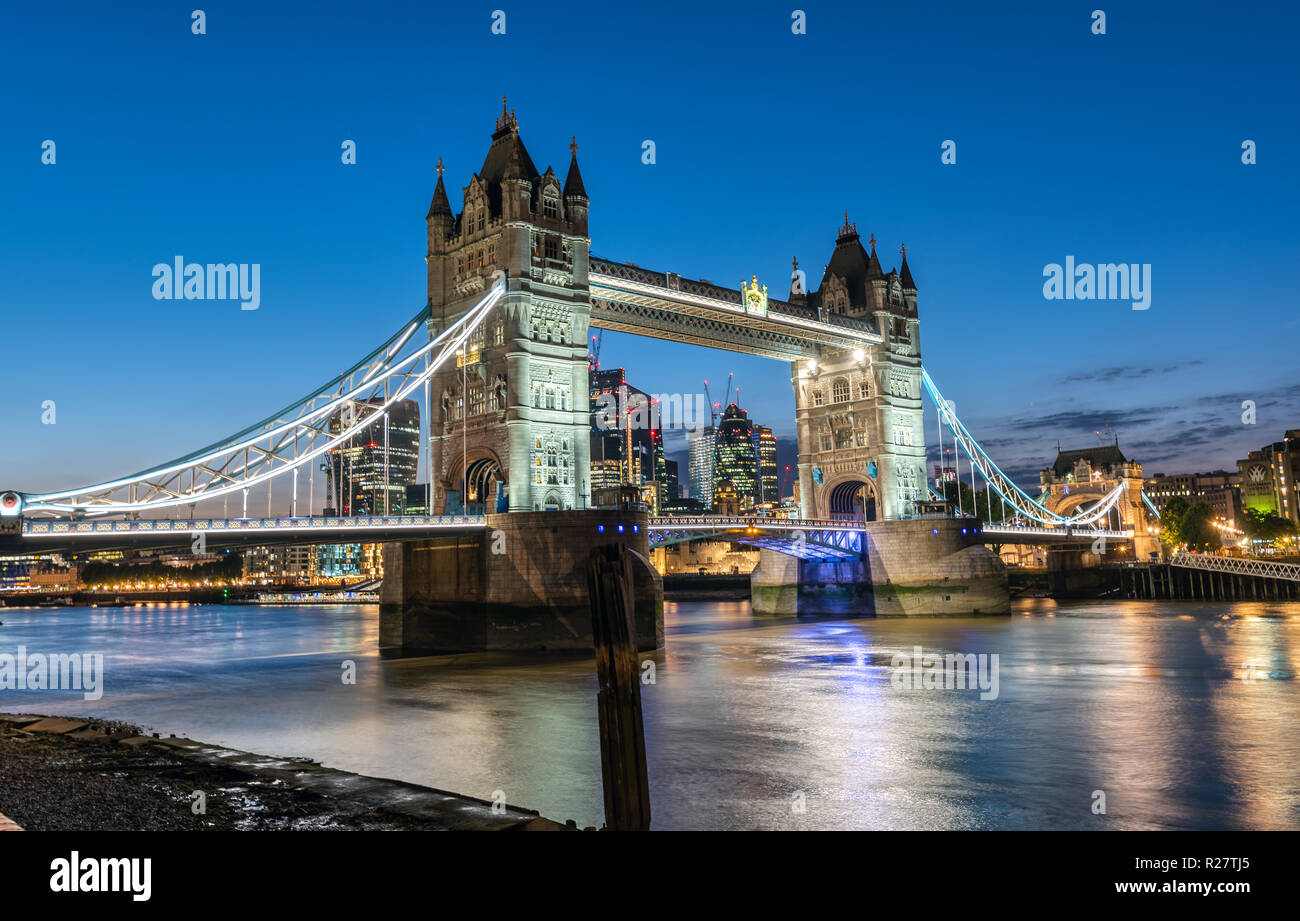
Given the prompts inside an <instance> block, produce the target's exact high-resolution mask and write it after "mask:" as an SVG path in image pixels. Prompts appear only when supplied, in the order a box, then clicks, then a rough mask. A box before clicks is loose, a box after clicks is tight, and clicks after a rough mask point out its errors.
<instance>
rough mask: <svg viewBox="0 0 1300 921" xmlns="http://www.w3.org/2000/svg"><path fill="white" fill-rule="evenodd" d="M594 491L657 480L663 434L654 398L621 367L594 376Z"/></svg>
mask: <svg viewBox="0 0 1300 921" xmlns="http://www.w3.org/2000/svg"><path fill="white" fill-rule="evenodd" d="M589 393H590V399H591V468H592V488H593V489H595V488H597V487H610V486H620V485H628V486H644V485H645V484H647V483H650V482H652V481H655V480H657V479H659V475H660V473H661V472H662V471H661V470H660V467H659V464H660V460H661V459H662V457H663V435H662V433H661V432H660V431H659V429H657V428H655V427H654V422H655V418H654V417H655V414H654V411H653V410H654V407H653V403H652V402H651V398H650V395H649V394H648V393H646V392H645V391H643V390H640V389H638V388H636V387H633V386H632V385H631V384H629V383H628V381H627V373H626V372H625V371H624V369H623V368H610V369H609V370H605V371H595V370H593V371H592V372H591V375H590V389H589Z"/></svg>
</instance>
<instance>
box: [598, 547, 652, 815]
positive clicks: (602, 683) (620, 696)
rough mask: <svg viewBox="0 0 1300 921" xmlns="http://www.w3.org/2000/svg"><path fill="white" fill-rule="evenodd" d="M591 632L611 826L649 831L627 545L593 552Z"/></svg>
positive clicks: (601, 757)
mask: <svg viewBox="0 0 1300 921" xmlns="http://www.w3.org/2000/svg"><path fill="white" fill-rule="evenodd" d="M587 588H588V590H589V591H590V595H591V635H592V638H593V640H594V641H595V647H596V676H597V679H598V682H599V688H600V690H599V691H598V692H597V694H596V708H597V710H598V712H599V714H600V766H601V774H602V778H603V780H604V784H605V826H606V828H608V829H609V830H610V831H648V830H649V828H650V782H649V777H648V775H647V773H646V758H645V726H644V725H643V723H642V721H641V685H640V683H639V674H638V672H639V669H638V668H637V655H636V645H635V643H633V641H632V637H633V636H635V635H636V634H635V632H634V630H633V627H632V612H633V601H632V597H633V596H632V561H631V557H630V556H629V555H628V550H627V548H626V547H624V546H623V545H621V544H607V545H606V546H603V547H597V548H596V549H594V550H593V551H592V552H591V557H590V558H589V559H588V561H587Z"/></svg>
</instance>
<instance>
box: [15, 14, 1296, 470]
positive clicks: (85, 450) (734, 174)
mask: <svg viewBox="0 0 1300 921" xmlns="http://www.w3.org/2000/svg"><path fill="white" fill-rule="evenodd" d="M193 6H194V4H187V5H180V4H174V3H142V4H129V5H126V6H117V7H112V8H111V9H110V8H108V7H104V6H103V5H102V4H62V5H59V7H58V8H57V12H56V11H55V10H54V9H46V8H43V5H28V6H27V8H23V9H13V8H12V5H11V8H9V9H7V10H6V11H5V12H4V14H3V21H0V80H2V81H3V84H4V86H5V87H6V92H5V93H4V95H3V97H0V175H2V176H3V182H0V273H2V274H0V279H2V284H0V310H3V316H4V318H5V325H6V329H7V335H8V339H9V347H8V349H6V352H5V359H4V364H3V369H4V370H3V378H2V379H3V382H4V391H3V396H4V399H3V400H2V401H0V421H2V422H3V425H4V430H5V431H6V432H7V433H8V435H9V437H7V438H5V439H3V440H2V441H0V488H17V489H24V490H34V489H41V488H55V487H65V486H72V485H76V484H79V483H84V482H88V481H90V480H93V479H98V478H101V477H107V476H109V475H112V474H121V473H128V472H131V471H134V470H137V469H140V468H142V467H145V466H148V465H151V464H153V463H156V462H159V461H162V460H165V459H168V458H170V457H172V456H175V455H179V454H181V453H184V452H185V451H187V450H189V449H191V448H194V447H197V446H199V445H201V444H206V443H208V442H210V441H212V440H215V439H216V438H218V437H220V436H222V435H224V434H227V433H229V432H232V431H234V430H236V429H238V428H240V427H242V426H243V425H244V424H245V423H247V422H249V421H252V420H253V419H255V418H260V417H261V415H263V414H264V413H265V412H267V411H270V410H271V409H274V408H275V407H277V406H279V405H281V404H283V403H285V402H287V401H288V400H290V399H292V398H294V397H296V396H299V395H300V394H301V393H302V392H305V391H306V390H307V389H309V388H310V387H311V386H313V385H315V384H316V383H317V382H318V381H319V380H321V379H324V378H325V377H328V376H329V375H331V374H334V373H336V372H337V371H339V370H342V369H343V368H345V367H347V366H348V365H350V364H351V363H352V361H353V360H354V359H355V358H356V357H358V356H359V355H360V354H361V353H363V352H364V351H365V350H367V349H368V348H369V346H370V345H371V344H372V343H375V342H378V341H381V340H382V339H383V338H384V337H385V336H386V335H387V334H388V333H389V331H391V329H393V328H394V327H396V326H397V325H398V324H399V323H400V322H401V321H402V320H403V319H405V318H407V317H409V316H410V315H411V314H412V313H414V312H415V311H416V310H417V309H418V308H419V306H420V305H421V304H422V303H423V301H424V299H425V290H424V289H425V276H424V264H423V256H424V249H423V247H424V233H425V230H424V215H425V212H426V210H427V208H428V203H429V197H430V195H431V193H432V189H433V184H434V180H435V173H434V170H433V164H434V162H435V160H436V159H437V157H439V156H441V157H442V158H443V161H444V163H445V164H446V165H447V167H448V173H447V179H448V186H449V189H450V190H451V193H452V198H453V204H456V203H458V201H459V189H460V188H461V187H462V186H463V185H464V184H465V182H466V181H467V180H468V178H469V176H470V175H471V173H472V172H473V171H474V170H476V169H477V168H478V167H479V166H480V165H481V163H482V159H483V155H484V153H485V151H486V148H487V144H488V141H489V135H490V133H491V130H492V127H493V120H494V119H495V117H496V115H497V114H498V112H499V110H500V97H501V95H502V94H503V93H506V94H508V95H509V97H510V106H511V108H513V109H514V110H515V111H516V112H517V114H518V117H519V122H520V129H521V133H522V136H523V138H524V141H525V143H526V144H527V145H528V148H529V151H530V153H531V154H532V157H533V160H534V161H535V162H536V163H537V165H538V167H539V168H540V169H543V170H544V169H545V167H546V166H547V165H548V164H550V165H553V166H555V168H556V170H557V171H560V172H562V171H563V169H564V167H565V165H566V164H567V161H568V142H569V137H570V136H571V135H576V136H577V138H578V142H579V144H580V150H579V158H580V162H581V165H582V170H583V176H584V179H585V181H586V186H587V190H588V192H589V194H590V196H591V200H592V204H591V236H592V249H593V252H595V253H596V254H599V255H602V256H605V257H608V258H613V259H619V260H631V261H635V262H637V263H639V264H641V265H642V266H645V267H648V268H656V269H660V270H665V269H666V270H671V271H676V272H680V273H682V274H683V275H688V276H694V277H706V278H709V279H712V280H713V281H715V282H719V283H729V284H735V283H736V282H737V281H738V280H739V279H740V278H742V277H745V278H748V277H749V276H750V275H751V274H755V273H756V274H757V275H758V276H759V278H760V279H761V280H763V281H765V282H767V283H768V284H769V285H770V286H771V288H772V290H773V292H774V293H776V294H781V293H782V292H783V291H784V290H785V288H786V286H787V285H788V278H789V265H790V259H791V257H792V256H796V255H797V256H798V257H799V260H800V264H801V265H802V266H803V267H805V268H806V269H807V270H808V273H809V276H810V283H812V284H814V285H815V284H816V283H817V282H818V281H819V280H820V276H821V269H822V267H823V265H824V264H825V262H826V260H827V259H828V258H829V256H830V253H831V250H832V248H833V246H834V240H835V231H836V228H837V227H838V226H839V224H840V223H841V222H842V220H843V212H844V211H845V210H847V211H848V212H849V217H850V219H851V220H853V221H855V222H856V223H857V226H858V229H859V230H860V231H861V232H862V233H863V235H864V237H865V236H866V235H867V234H870V233H875V235H876V236H877V238H878V239H879V240H880V253H881V256H882V259H883V261H884V263H885V267H886V268H888V267H889V266H890V265H891V264H893V263H895V262H896V261H897V257H896V253H897V251H898V247H899V244H900V242H905V243H906V244H907V248H908V253H909V262H910V264H911V267H912V270H913V274H914V275H915V277H916V281H917V285H918V288H919V307H920V316H921V341H922V353H923V356H924V360H925V363H926V366H927V367H928V368H929V369H930V372H931V374H932V375H933V376H934V378H935V379H936V381H937V382H938V383H939V385H940V387H941V388H942V389H943V390H944V391H945V394H946V395H948V396H949V397H950V398H952V399H953V400H955V402H956V403H957V408H958V412H959V414H960V415H961V416H962V417H963V419H964V421H965V422H966V424H967V425H968V427H969V428H970V429H971V430H972V431H973V432H974V433H975V435H976V437H977V438H979V439H980V440H981V441H982V442H983V443H984V444H985V445H986V447H988V448H989V449H990V450H991V452H992V453H993V454H994V455H995V457H997V458H998V459H999V460H1000V461H1001V462H1003V464H1004V466H1006V467H1007V468H1008V469H1011V470H1015V471H1033V470H1036V469H1037V468H1038V467H1040V466H1043V465H1045V464H1046V463H1048V462H1049V461H1050V460H1051V459H1052V457H1053V456H1054V452H1055V447H1056V442H1057V441H1058V440H1059V441H1060V442H1061V443H1062V444H1063V445H1065V446H1066V447H1069V446H1085V445H1087V444H1090V443H1095V442H1096V437H1095V436H1094V434H1093V433H1094V431H1095V430H1097V429H1100V428H1101V427H1102V426H1103V424H1104V423H1106V422H1109V424H1110V426H1111V429H1112V430H1113V432H1115V433H1116V434H1118V435H1119V438H1120V445H1121V447H1122V448H1124V449H1125V450H1126V451H1127V452H1128V453H1129V454H1131V455H1134V456H1136V457H1137V459H1139V460H1142V461H1143V462H1144V464H1145V466H1146V470H1147V472H1148V473H1155V472H1157V471H1164V472H1176V471H1190V470H1196V469H1209V468H1211V467H1217V466H1224V465H1231V464H1232V462H1233V461H1234V460H1235V459H1236V458H1237V457H1239V456H1244V452H1245V451H1246V450H1247V449H1249V448H1254V447H1258V446H1259V445H1261V444H1264V443H1267V442H1270V441H1273V440H1276V439H1277V438H1278V437H1280V436H1281V434H1282V432H1283V430H1285V429H1286V428H1288V427H1300V410H1297V396H1300V375H1297V373H1296V358H1295V356H1296V345H1297V342H1298V341H1300V312H1297V304H1296V295H1295V291H1296V290H1297V284H1296V283H1297V277H1296V276H1297V269H1296V265H1297V259H1296V254H1295V250H1296V244H1297V231H1296V214H1297V212H1298V211H1300V208H1298V207H1297V205H1300V200H1298V199H1300V195H1298V194H1297V192H1298V189H1297V182H1298V180H1297V170H1296V166H1295V162H1294V155H1295V151H1296V150H1297V149H1298V148H1300V144H1298V143H1297V142H1298V141H1300V138H1297V119H1296V106H1295V100H1296V98H1300V93H1298V92H1297V89H1298V87H1297V85H1296V84H1297V80H1296V73H1295V65H1294V56H1293V54H1292V53H1291V52H1292V51H1293V49H1294V48H1295V47H1296V42H1297V38H1300V36H1298V35H1297V23H1298V21H1300V17H1298V15H1297V13H1296V12H1295V11H1294V8H1292V7H1290V6H1289V5H1288V6H1284V5H1281V4H1268V5H1260V7H1259V8H1256V7H1255V6H1254V5H1249V4H1246V5H1239V6H1235V7H1233V8H1232V9H1231V10H1230V11H1225V9H1224V7H1223V6H1222V5H1221V4H1212V3H1168V4H1153V3H1141V4H1132V3H1129V4H1123V5H1115V6H1114V7H1111V8H1108V9H1107V13H1108V20H1107V34H1106V35H1104V36H1098V35H1093V34H1092V32H1091V19H1090V15H1089V14H1090V12H1091V9H1092V8H1093V6H1092V5H1088V4H1041V3H1032V2H1026V3H1000V4H970V3H931V4H925V5H924V6H918V5H915V4H887V5H880V4H870V5H867V4H843V5H840V4H821V5H814V4H805V5H804V7H803V9H804V10H805V12H806V14H807V34H806V35H794V34H792V32H791V28H790V24H791V7H790V5H788V4H787V5H777V4H773V3H761V2H760V3H744V4H740V3H736V4H727V5H722V4H719V5H716V6H715V5H706V4H672V3H655V4H643V5H631V6H628V7H626V8H620V5H617V4H603V3H602V4H566V3H546V4H528V5H520V6H506V5H504V4H503V2H502V0H497V2H495V3H490V4H484V5H481V6H479V5H474V4H464V3H457V4H448V5H446V6H445V7H442V6H439V5H437V4H432V3H402V4H385V3H374V4H352V3H348V4H333V3H328V2H326V3H313V4H295V5H289V6H284V7H279V6H277V7H276V8H275V9H268V8H267V5H265V4H254V3H221V4H206V5H205V6H204V7H203V8H204V10H205V12H206V14H207V34H206V35H203V36H195V35H193V34H191V31H190V10H191V9H193ZM494 8H501V9H504V11H505V13H506V17H507V18H506V26H507V29H506V34H505V35H504V36H501V35H493V34H492V33H491V30H490V26H491V14H492V10H493V9H494ZM47 138H48V139H53V140H54V141H55V142H56V144H57V163H56V164H55V165H53V166H47V165H42V163H41V142H42V141H43V140H45V139H47ZM344 139H353V140H355V141H356V142H357V148H358V158H357V159H358V162H357V164H356V165H355V166H344V165H342V164H341V163H340V157H339V154H340V144H341V143H342V141H343V140H344ZM646 139H651V140H654V142H655V144H656V148H657V162H656V163H655V164H654V165H652V166H647V165H644V164H643V163H642V162H641V150H642V147H641V145H642V142H643V141H644V140H646ZM947 139H952V140H954V141H955V142H956V144H957V163H956V164H955V165H943V164H941V163H940V152H941V151H940V145H941V143H942V142H943V141H944V140H947ZM1244 139H1252V140H1254V141H1255V142H1256V143H1257V145H1258V163H1257V164H1256V165H1253V166H1245V165H1243V164H1242V163H1241V144H1242V141H1243V140H1244ZM177 254H180V255H184V256H185V257H186V258H187V259H192V260H194V261H202V262H227V261H233V262H256V263H260V264H261V266H262V271H261V285H262V303H261V307H260V309H259V310H257V311H240V310H239V309H238V305H237V304H234V303H233V302H230V301H189V302H186V301H156V300H154V299H153V298H152V297H151V295H150V289H151V285H152V281H153V279H152V276H151V269H152V266H153V265H154V264H155V263H158V262H168V261H170V260H171V259H172V258H173V257H174V256H175V255H177ZM1067 255H1073V256H1074V257H1075V258H1076V259H1077V260H1078V261H1079V262H1088V263H1101V262H1128V263H1149V264H1151V266H1152V289H1153V293H1152V303H1151V308H1150V309H1149V310H1146V311H1134V310H1131V309H1130V307H1129V305H1128V303H1127V302H1116V301H1048V300H1045V299H1044V298H1043V295H1042V285H1043V274H1042V273H1043V267H1044V266H1045V265H1047V264H1048V263H1053V262H1063V261H1064V259H1065V257H1066V256H1067ZM601 358H602V364H603V365H604V366H606V367H610V366H616V365H622V366H625V367H626V368H627V369H628V373H629V377H630V379H631V380H632V381H633V383H635V384H636V385H637V386H639V387H641V388H642V389H644V390H648V391H652V392H669V391H682V392H695V391H696V390H698V388H699V381H700V380H701V379H702V378H704V377H708V378H709V380H710V382H711V383H712V382H722V381H725V379H726V375H727V373H728V372H729V371H734V372H735V373H736V380H737V383H738V384H739V385H740V387H741V392H742V397H743V399H742V403H743V404H744V405H745V406H746V408H747V409H749V410H750V412H751V415H752V416H753V417H754V418H755V419H756V420H757V421H760V422H763V423H766V424H770V425H771V426H772V427H773V428H774V429H775V430H776V431H777V432H778V434H781V435H789V434H790V433H791V432H792V429H793V398H792V396H791V391H790V385H789V374H788V369H787V367H786V366H783V365H781V364H778V363H775V362H770V361H764V360H760V359H750V358H745V357H741V356H735V355H730V354H727V353H722V352H708V351H704V350H699V349H694V348H691V347H687V346H679V345H671V344H662V343H657V342H651V341H648V340H638V339H633V338H631V337H628V336H620V335H615V334H607V335H606V336H605V341H604V345H603V351H602V356H601ZM50 399H52V400H55V401H56V404H57V412H58V416H57V420H58V421H57V424H56V425H52V426H51V425H42V424H41V421H40V419H41V404H42V401H44V400H50ZM1246 399H1250V400H1254V401H1256V404H1257V424H1256V425H1254V426H1247V425H1243V424H1242V422H1241V412H1242V410H1241V401H1242V400H1246ZM930 415H931V417H932V415H933V414H932V413H931V414H930ZM931 429H932V431H931V432H930V434H929V440H930V442H931V444H933V440H934V434H933V422H931Z"/></svg>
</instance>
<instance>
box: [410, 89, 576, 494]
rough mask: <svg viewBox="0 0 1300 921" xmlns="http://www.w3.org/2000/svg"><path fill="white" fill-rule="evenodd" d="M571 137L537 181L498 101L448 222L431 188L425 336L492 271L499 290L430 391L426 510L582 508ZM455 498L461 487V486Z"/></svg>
mask: <svg viewBox="0 0 1300 921" xmlns="http://www.w3.org/2000/svg"><path fill="white" fill-rule="evenodd" d="M577 151H578V147H577V142H576V139H575V141H574V143H572V144H570V161H569V170H568V174H567V176H566V177H565V180H564V184H563V186H561V184H560V180H559V178H558V177H557V176H556V174H555V171H554V170H553V169H551V168H550V167H547V169H546V172H545V173H539V172H538V171H537V168H536V167H535V166H534V165H533V161H532V158H531V157H529V155H528V150H527V148H525V147H524V142H523V140H522V139H521V138H520V136H519V123H518V120H517V119H516V117H515V113H514V112H513V111H510V110H509V109H507V108H506V102H505V98H504V97H503V98H502V110H501V116H500V117H499V118H497V120H496V130H495V131H494V132H493V134H492V143H491V146H490V147H489V148H488V152H487V156H486V157H485V159H484V160H483V165H482V167H481V168H480V169H479V171H478V172H477V173H475V174H474V175H473V176H471V177H470V180H469V183H468V184H467V185H466V186H465V187H464V190H463V204H462V207H461V210H460V212H459V213H454V212H453V211H452V207H451V202H450V200H449V199H448V196H447V190H446V187H445V186H444V185H443V178H442V173H443V166H442V160H441V159H439V161H438V182H437V186H436V187H435V189H434V193H433V201H432V203H431V204H430V206H429V214H428V217H427V224H428V254H427V259H426V261H427V263H428V291H429V303H430V305H431V307H432V313H433V315H432V318H431V319H430V321H429V334H430V336H435V335H437V334H438V333H439V332H440V331H442V330H443V329H445V328H446V327H447V326H448V325H450V324H451V323H453V322H455V321H456V320H457V319H459V318H460V317H461V316H463V315H464V314H465V313H466V312H467V311H468V310H469V309H470V308H472V307H473V306H474V304H475V303H477V302H478V300H479V299H480V298H482V297H483V294H484V292H485V291H486V290H488V289H490V287H491V286H492V284H493V283H494V281H495V277H496V275H497V273H498V272H504V273H505V275H506V279H507V292H506V294H505V296H504V298H503V299H502V301H501V302H500V304H499V306H498V307H497V308H495V309H494V310H493V312H492V314H491V315H490V316H489V317H488V318H487V319H486V320H485V321H484V322H483V324H482V325H480V326H479V328H478V330H477V331H476V332H475V334H474V335H473V337H472V338H471V340H470V341H469V342H468V343H467V346H468V347H467V349H466V350H465V352H464V354H462V355H460V356H458V358H457V361H456V365H455V367H448V368H447V369H445V370H443V371H440V372H438V373H437V374H436V375H435V376H434V377H433V378H432V380H431V383H430V397H431V402H432V403H433V406H432V408H431V413H430V441H431V450H432V455H433V457H432V469H433V483H434V490H435V493H434V509H435V510H437V511H439V512H454V511H458V510H463V509H467V510H468V511H473V512H477V511H485V512H489V513H491V512H495V511H496V510H497V507H498V499H497V496H498V495H499V494H500V495H504V496H505V497H507V498H506V500H505V502H504V503H503V505H504V507H505V508H507V509H508V510H509V511H511V512H520V511H546V510H563V509H583V508H586V507H587V506H588V505H589V500H590V493H591V490H590V483H589V476H590V474H589V470H590V464H589V454H590V444H589V431H590V417H589V410H588V403H589V391H588V381H587V345H586V343H587V325H588V321H589V318H590V314H591V300H590V296H589V293H588V285H587V268H588V252H589V247H590V242H591V241H590V240H589V238H588V236H587V208H588V204H589V201H588V198H587V192H586V189H585V188H584V187H583V183H582V174H581V173H580V172H579V170H578V153H577ZM463 484H465V485H466V488H465V489H464V490H462V485H463Z"/></svg>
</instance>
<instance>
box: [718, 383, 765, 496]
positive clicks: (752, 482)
mask: <svg viewBox="0 0 1300 921" xmlns="http://www.w3.org/2000/svg"><path fill="white" fill-rule="evenodd" d="M773 464H774V465H775V459H774V461H773ZM724 480H729V481H730V482H731V485H732V487H733V488H734V489H735V491H736V495H737V496H738V501H739V503H740V507H741V509H746V508H752V507H753V505H754V502H755V499H756V497H757V496H758V495H759V485H758V460H757V458H756V456H755V452H754V430H753V426H752V425H751V423H750V421H749V413H747V412H745V410H743V409H741V408H740V407H739V406H737V405H736V404H735V403H730V404H728V405H727V408H726V410H724V411H723V413H722V418H721V419H720V420H719V422H718V435H717V463H716V466H715V468H714V471H713V481H714V483H715V484H718V485H720V484H721V483H722V482H723V481H724ZM714 488H715V490H716V489H717V485H715V487H714ZM714 504H715V505H716V504H717V503H716V502H715V503H714Z"/></svg>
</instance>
